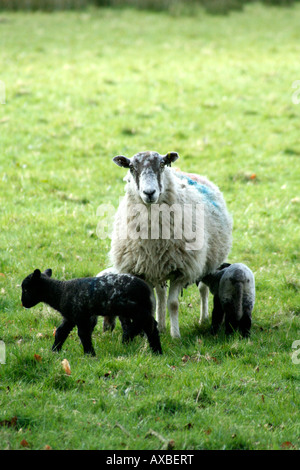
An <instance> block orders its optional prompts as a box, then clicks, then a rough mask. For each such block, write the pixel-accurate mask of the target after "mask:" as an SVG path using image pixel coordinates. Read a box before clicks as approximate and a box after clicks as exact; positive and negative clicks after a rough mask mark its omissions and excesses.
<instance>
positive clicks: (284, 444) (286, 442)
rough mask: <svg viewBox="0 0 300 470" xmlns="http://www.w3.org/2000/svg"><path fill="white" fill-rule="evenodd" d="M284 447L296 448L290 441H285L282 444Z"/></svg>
mask: <svg viewBox="0 0 300 470" xmlns="http://www.w3.org/2000/svg"><path fill="white" fill-rule="evenodd" d="M280 447H281V448H282V449H290V448H294V447H295V446H294V445H293V444H292V443H291V442H290V441H285V442H283V443H282V444H281V446H280Z"/></svg>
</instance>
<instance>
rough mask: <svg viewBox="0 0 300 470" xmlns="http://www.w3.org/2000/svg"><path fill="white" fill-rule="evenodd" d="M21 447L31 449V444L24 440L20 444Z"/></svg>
mask: <svg viewBox="0 0 300 470" xmlns="http://www.w3.org/2000/svg"><path fill="white" fill-rule="evenodd" d="M20 444H21V446H22V447H29V444H28V442H27V441H26V439H22V441H21V442H20Z"/></svg>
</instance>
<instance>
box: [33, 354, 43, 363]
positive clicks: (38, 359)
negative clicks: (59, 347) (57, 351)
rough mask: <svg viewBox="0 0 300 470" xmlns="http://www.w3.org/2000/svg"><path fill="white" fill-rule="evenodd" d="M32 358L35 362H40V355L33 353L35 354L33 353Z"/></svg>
mask: <svg viewBox="0 0 300 470" xmlns="http://www.w3.org/2000/svg"><path fill="white" fill-rule="evenodd" d="M34 359H35V360H36V361H37V362H42V356H40V355H39V354H35V355H34Z"/></svg>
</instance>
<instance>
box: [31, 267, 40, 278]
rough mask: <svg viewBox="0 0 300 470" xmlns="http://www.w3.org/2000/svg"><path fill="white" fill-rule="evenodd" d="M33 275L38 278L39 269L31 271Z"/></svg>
mask: <svg viewBox="0 0 300 470" xmlns="http://www.w3.org/2000/svg"><path fill="white" fill-rule="evenodd" d="M33 277H34V278H36V279H38V278H39V277H41V271H40V270H39V269H35V270H34V271H33Z"/></svg>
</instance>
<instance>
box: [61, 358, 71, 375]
mask: <svg viewBox="0 0 300 470" xmlns="http://www.w3.org/2000/svg"><path fill="white" fill-rule="evenodd" d="M61 365H62V367H63V369H64V371H65V373H66V374H67V375H71V367H70V363H69V361H68V360H67V359H64V360H63V361H61Z"/></svg>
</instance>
